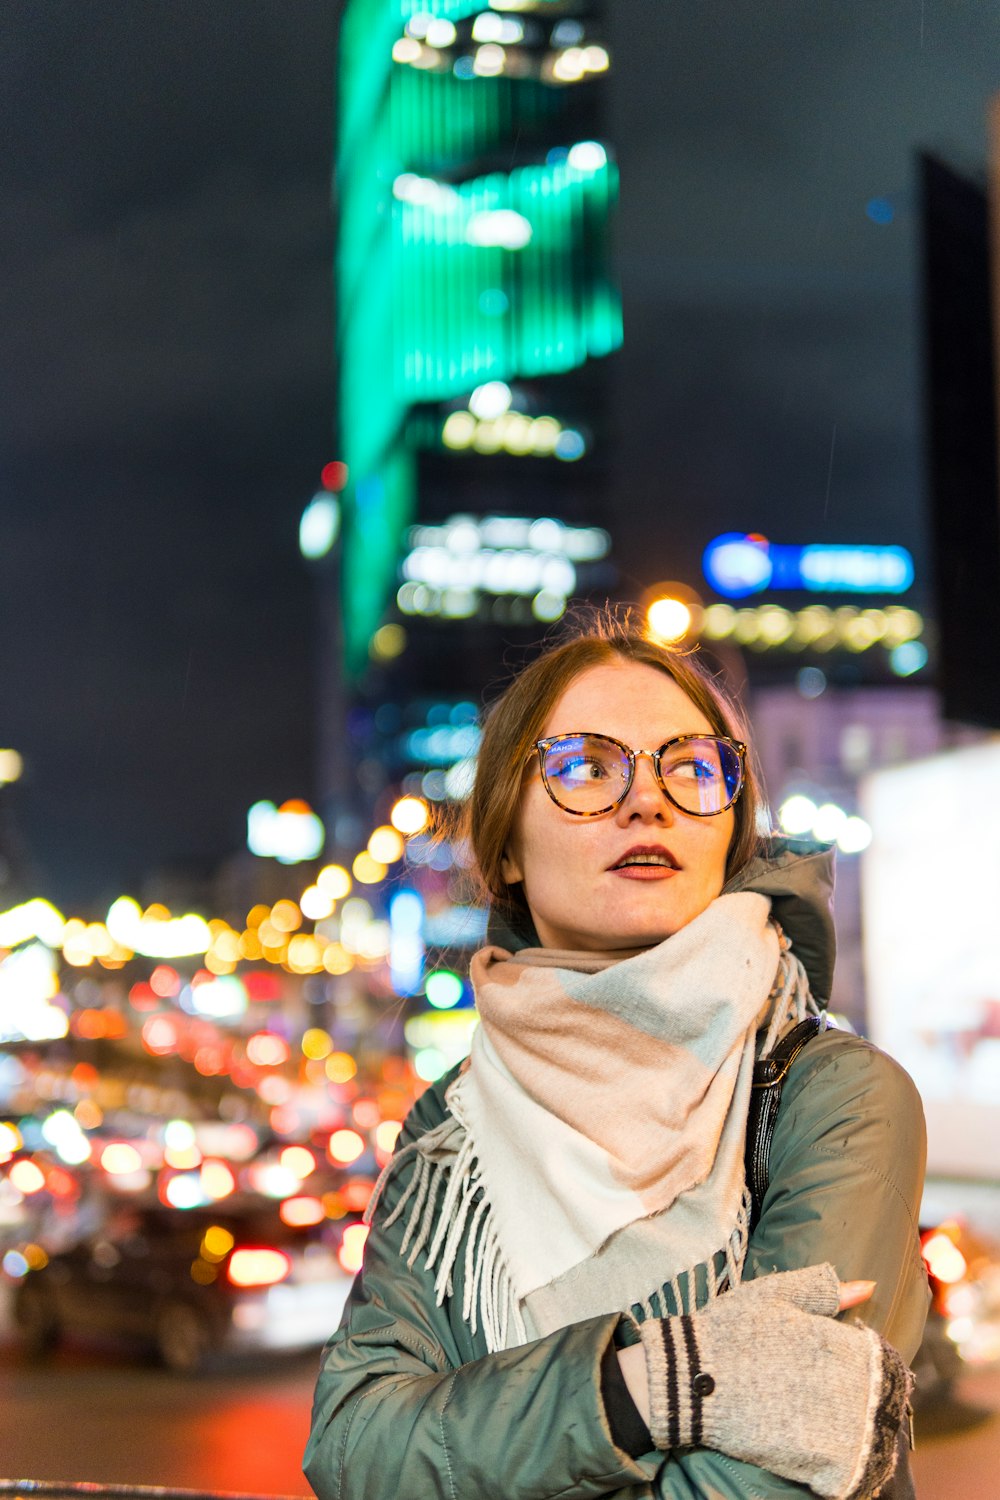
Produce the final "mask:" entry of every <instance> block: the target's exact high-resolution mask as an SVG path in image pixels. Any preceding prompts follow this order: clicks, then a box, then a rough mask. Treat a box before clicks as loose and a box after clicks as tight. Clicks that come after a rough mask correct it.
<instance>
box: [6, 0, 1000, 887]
mask: <svg viewBox="0 0 1000 1500" xmlns="http://www.w3.org/2000/svg"><path fill="white" fill-rule="evenodd" d="M610 9H611V11H612V24H611V29H610V34H609V40H610V45H611V50H612V55H613V60H614V66H615V67H616V69H617V79H618V83H617V84H616V86H615V89H614V92H613V95H612V99H611V109H610V118H609V127H610V129H609V134H610V136H611V139H612V141H613V142H614V144H615V149H616V152H617V155H618V157H619V160H620V162H621V167H622V204H621V213H620V221H619V233H618V241H619V264H620V272H621V277H622V282H623V290H624V299H625V316H626V325H625V329H626V344H625V348H624V350H623V351H622V353H621V354H620V355H618V356H615V361H616V363H615V365H614V367H613V374H614V380H613V384H612V391H611V397H610V400H611V410H610V415H611V418H612V426H613V428H614V430H615V432H616V434H617V438H618V443H619V452H620V456H619V460H618V468H617V472H618V475H619V479H618V489H617V491H616V496H615V522H614V528H613V529H614V532H615V543H616V550H617V553H618V556H619V559H620V562H621V564H622V566H623V568H624V570H625V573H626V575H627V576H628V577H630V578H634V579H635V581H636V583H637V584H639V583H642V582H643V581H649V580H648V578H646V579H645V580H644V570H648V569H649V568H650V567H651V566H654V564H651V563H650V557H651V556H652V557H653V558H654V559H655V567H656V569H657V570H658V573H659V576H685V574H688V575H691V576H693V572H694V569H695V568H696V565H697V556H698V552H699V551H700V548H701V547H702V546H703V545H704V543H705V541H707V540H708V539H709V538H710V537H711V536H712V535H714V534H715V533H716V532H717V531H720V530H723V529H731V528H737V527H738V528H742V529H760V530H764V531H766V532H767V533H768V534H769V535H770V536H772V537H773V539H774V540H776V541H779V540H784V541H807V540H811V539H814V538H822V539H824V540H830V541H875V542H902V543H904V544H905V545H908V546H910V547H911V548H912V549H913V550H914V552H915V554H916V557H917V561H918V567H919V568H920V570H921V574H922V571H923V568H924V565H925V563H926V542H925V528H924V522H923V515H922V505H923V496H922V489H921V484H922V480H921V470H920V430H919V416H920V406H919V401H920V371H919V362H918V355H919V348H918V334H919V322H918V309H917V306H916V284H917V274H918V258H917V238H916V228H917V224H916V217H915V210H916V204H915V198H914V186H913V185H914V179H915V173H914V157H913V153H914V151H915V150H916V149H917V148H918V147H921V146H926V147H930V148H932V149H936V150H938V151H939V152H940V153H941V154H943V155H945V156H946V157H948V159H950V160H951V161H952V162H953V163H955V164H956V165H958V166H960V167H966V168H968V169H969V170H970V171H972V172H976V171H981V170H982V166H983V162H984V157H985V150H986V127H985V117H984V112H985V107H986V101H987V99H988V97H989V96H990V94H991V93H992V92H995V91H996V90H997V89H998V88H1000V45H998V38H1000V0H965V3H956V0H924V3H921V0H865V3H863V4H862V3H855V4H846V5H845V4H844V3H843V0H809V3H804V0H752V3H750V0H698V3H697V4H695V3H691V0H679V3H676V4H675V3H668V0H612V4H611V6H610ZM336 10H337V7H336V6H335V5H334V4H333V3H329V0H324V3H320V0H293V3H290V4H289V3H279V0H170V3H169V4H167V3H164V0H4V5H3V18H2V35H0V128H2V139H3V141H4V168H5V170H4V172H3V178H2V181H3V187H2V192H3V195H4V200H5V201H4V203H3V211H2V216H0V224H2V228H0V233H2V236H3V254H2V267H3V273H2V276H0V363H2V369H3V373H4V401H3V405H2V409H0V481H2V482H0V621H2V640H3V650H2V653H0V746H4V745H12V746H14V747H16V748H17V749H18V750H20V751H21V753H22V754H23V755H24V757H25V759H26V762H27V772H26V775H25V777H24V779H23V781H22V782H21V783H19V784H18V785H17V786H16V787H14V788H7V789H5V790H2V791H0V821H2V822H3V823H4V824H5V825H6V833H5V835H4V836H5V837H6V838H7V839H8V840H9V839H10V838H11V829H10V821H11V817H12V816H13V819H14V820H15V821H16V828H17V830H18V832H19V835H20V839H21V841H22V845H23V846H24V853H25V856H26V857H30V859H31V860H32V861H33V865H34V879H33V881H32V893H37V894H45V895H48V896H49V897H50V898H51V899H54V900H56V901H58V902H60V903H62V904H63V905H64V908H65V909H67V911H81V912H83V913H84V914H87V913H88V910H92V912H93V914H95V915H96V914H98V913H99V911H100V907H101V903H102V902H103V903H106V901H107V900H108V899H109V898H111V897H113V896H115V895H117V894H119V893H120V892H121V891H122V890H131V891H139V890H140V888H142V889H145V890H146V891H147V893H149V883H148V881H147V884H146V885H145V887H143V886H142V882H143V880H144V878H145V877H148V876H149V874H150V872H152V871H155V870H156V868H157V867H158V866H163V865H164V864H168V863H170V862H173V861H187V862H194V863H195V864H200V865H202V866H204V867H205V868H206V869H207V868H209V867H210V866H211V865H212V864H213V863H214V862H215V861H217V860H218V859H219V858H220V857H221V856H222V855H224V854H226V853H227V852H230V851H232V850H234V849H237V848H239V847H240V845H241V844H242V842H243V839H244V834H245V815H246V809H247V807H248V806H249V804H250V803H251V802H253V801H255V800H256V799H258V798H261V797H268V798H271V799H274V800H277V801H280V800H282V799H283V798H285V797H290V796H297V795H298V796H301V795H305V796H309V795H311V794H312V789H313V741H314V723H313V714H314V709H313V698H314V694H313V684H314V680H315V673H316V664H315V660H314V652H313V649H312V645H311V642H312V637H313V631H314V628H315V626H314V615H313V609H312V597H311V589H312V582H311V580H310V578H309V576H308V575H307V573H306V571H305V569H304V568H303V566H302V563H301V560H300V558H299V556H298V550H297V525H298V517H299V514H300V512H301V509H302V506H303V504H304V503H305V502H306V501H307V500H308V498H309V496H310V495H311V494H312V492H313V490H314V489H315V487H316V485H315V481H316V476H317V475H318V472H319V469H320V467H321V465H322V464H323V463H324V462H325V461H326V460H327V459H328V458H330V457H333V456H335V455H334V454H332V452H331V438H330V433H331V431H332V420H333V419H332V412H333V385H332V348H331V345H332V336H331V326H332V302H331V261H332V253H333V245H332V232H331V219H330V166H331V147H332V135H333V74H334V67H335V44H336ZM872 199H886V200H888V204H889V210H890V211H889V214H888V216H887V217H888V218H889V222H885V223H876V222H874V221H873V219H872V218H871V217H870V216H869V214H868V212H867V211H866V206H867V205H868V204H869V203H870V202H871V200H872ZM883 217H886V215H883ZM921 587H922V585H921V584H919V583H918V590H917V597H916V602H918V603H923V602H926V599H925V596H923V595H921V593H920V589H921ZM4 803H5V804H6V807H4V806H3V804H4ZM4 815H5V816H4ZM154 883H155V882H154ZM2 890H3V886H2V884H0V892H2Z"/></svg>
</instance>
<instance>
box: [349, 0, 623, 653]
mask: <svg viewBox="0 0 1000 1500" xmlns="http://www.w3.org/2000/svg"><path fill="white" fill-rule="evenodd" d="M610 62H611V60H610V59H609V57H608V54H607V52H606V51H605V50H604V48H603V47H602V46H601V44H600V13H599V8H598V7H597V6H595V5H593V4H585V3H578V4H574V3H572V0H494V3H493V6H489V5H488V4H487V3H486V0H348V3H347V4H346V6H345V10H344V17H343V23H342V29H341V41H340V64H339V66H340V72H339V84H338V97H339V104H338V139H337V163H336V184H335V187H336V193H335V196H336V211H337V218H338V235H337V263H336V306H337V359H338V412H337V421H338V434H337V436H338V443H339V448H338V457H339V458H341V459H343V460H344V462H345V463H346V465H347V470H348V476H349V477H348V483H347V486H346V489H345V490H344V493H343V533H342V536H343V540H342V548H341V577H340V597H341V611H342V621H343V629H342V638H343V654H344V665H345V668H346V675H347V677H348V678H349V679H350V680H352V681H355V682H356V681H358V680H359V679H360V677H361V675H362V673H363V672H364V670H365V668H366V666H367V664H368V661H369V652H370V646H371V642H372V638H373V636H374V635H375V633H376V631H378V629H379V627H380V626H381V625H383V624H384V622H385V621H386V620H387V619H388V618H390V616H391V614H392V611H393V606H394V600H395V597H396V591H397V587H398V585H399V576H398V570H399V565H400V558H401V554H402V551H403V547H404V544H405V538H406V533H407V528H408V527H410V526H411V525H412V524H413V523H414V522H415V521H417V520H418V519H423V518H424V517H425V516H426V515H428V514H430V515H434V514H438V515H440V514H441V513H442V512H443V511H445V510H447V509H448V508H449V507H451V508H453V509H462V508H463V506H462V503H461V498H460V492H461V488H462V478H461V476H460V475H459V469H460V466H461V465H462V464H463V463H465V464H466V465H468V464H469V463H470V462H471V463H477V462H479V463H481V462H482V460H479V459H477V458H475V457H472V456H471V455H466V454H462V455H459V454H458V453H457V452H455V451H454V450H457V449H458V448H459V447H460V446H462V445H463V444H464V445H465V446H466V447H471V446H473V445H474V446H475V447H476V449H477V451H478V453H479V454H487V455H488V454H490V453H497V452H498V450H499V449H500V448H504V452H505V454H506V456H507V457H509V455H510V454H512V453H515V452H516V453H519V454H520V455H521V456H522V458H523V461H524V462H525V463H526V464H527V465H529V466H530V465H535V466H536V467H537V466H538V465H539V464H540V463H541V462H542V455H543V454H544V455H547V456H548V458H551V456H552V454H553V452H554V453H555V456H556V457H557V458H559V457H566V458H571V459H574V460H576V459H578V458H579V457H580V455H581V454H582V452H583V448H584V441H583V438H581V437H580V436H579V434H578V433H576V432H575V431H574V433H573V437H574V439H578V442H577V447H576V448H573V447H572V444H569V445H565V444H564V447H563V450H562V451H561V452H560V450H559V449H558V447H554V446H553V445H554V443H555V441H556V439H555V438H554V437H553V434H554V433H555V432H556V427H553V426H552V415H551V414H554V415H555V416H556V417H558V415H559V411H558V407H559V388H560V378H561V377H566V376H569V375H570V373H571V372H580V371H582V370H583V369H584V367H586V366H588V365H589V362H590V361H592V360H594V359H595V358H597V357H599V356H602V355H606V354H608V353H610V352H611V351H612V350H613V349H615V348H616V347H617V346H618V344H619V343H620V342H621V310H620V301H619V297H618V294H617V291H616V289H615V286H614V282H613V278H612V274H611V270H610V231H611V221H612V214H613V210H614V204H615V199H616V193H617V173H616V167H615V164H614V161H613V160H612V156H611V152H610V149H609V147H608V145H607V143H606V142H604V141H602V140H601V134H600V128H599V118H600V109H599V106H600V100H601V91H602V84H603V75H605V74H606V72H607V70H608V67H609V65H610ZM500 382H504V383H506V384H508V385H513V384H515V383H518V382H521V383H524V385H525V388H526V389H527V390H528V391H529V393H530V394H529V395H528V396H527V397H525V398H524V399H523V400H522V399H521V398H518V401H519V403H520V406H521V410H520V411H515V412H514V413H513V415H512V416H511V417H510V420H509V422H508V426H507V428H506V429H505V431H506V433H507V437H508V438H509V441H507V440H505V439H504V435H503V433H502V432H500V430H499V429H497V428H496V426H495V424H494V427H493V428H491V429H490V432H489V433H484V432H482V431H478V432H476V431H474V429H475V428H476V422H475V419H474V418H472V417H469V416H468V415H467V403H468V401H469V398H470V395H471V394H472V393H473V392H474V391H476V390H477V389H478V388H482V387H483V386H484V385H488V384H491V383H500ZM532 403H534V406H533V407H532ZM515 404H517V403H515ZM533 411H534V415H532V412H533ZM456 413H460V414H462V416H463V418H464V420H465V422H466V426H465V427H461V423H458V424H456V421H455V415H456ZM539 414H542V415H544V416H545V417H546V421H547V422H548V423H549V425H548V426H547V427H545V428H544V430H543V428H542V427H540V426H538V417H539ZM449 417H451V418H452V423H451V427H450V428H447V423H448V419H449ZM515 418H516V422H515ZM533 421H534V422H535V426H534V427H532V422H533ZM557 425H558V424H557ZM460 427H461V432H462V434H463V435H462V438H461V441H458V440H457V439H456V440H453V437H452V436H448V437H446V436H445V434H446V430H447V432H448V433H449V434H450V435H454V434H455V433H457V432H458V431H459V429H460ZM515 427H516V431H515ZM598 438H599V435H598ZM594 440H595V437H594V435H593V434H592V435H591V436H590V437H589V438H588V446H589V445H591V444H592V443H593V442H594ZM428 458H429V459H430V461H431V468H432V472H434V473H436V476H437V477H436V480H435V485H436V488H437V491H438V492H440V489H441V484H442V480H441V475H442V473H443V472H444V471H443V470H442V468H441V464H442V462H448V463H450V464H451V466H452V469H451V471H450V472H453V473H454V475H455V476H456V486H455V491H454V494H453V495H451V496H449V497H447V498H446V499H442V497H441V495H440V493H438V494H437V498H436V501H435V502H434V503H432V504H430V508H429V509H428V505H425V497H424V495H423V494H422V484H423V480H422V475H425V474H426V473H427V467H426V464H425V463H423V462H422V461H423V460H426V459H428ZM435 465H436V466H437V467H436V469H435V467H434V466H435ZM555 467H556V468H558V467H561V466H559V465H558V464H557V465H555ZM464 472H465V473H466V474H468V473H469V470H468V468H466V470H465V471H464ZM449 483H450V481H445V488H447V487H448V484H449ZM517 506H518V500H517V499H516V497H513V498H512V503H511V507H510V508H511V509H512V510H516V509H517Z"/></svg>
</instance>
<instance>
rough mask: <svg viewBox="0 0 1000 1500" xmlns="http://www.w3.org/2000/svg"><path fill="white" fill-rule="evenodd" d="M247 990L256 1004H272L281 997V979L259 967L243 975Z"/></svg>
mask: <svg viewBox="0 0 1000 1500" xmlns="http://www.w3.org/2000/svg"><path fill="white" fill-rule="evenodd" d="M243 983H244V984H245V985H246V991H247V994H248V995H249V997H250V999H251V1000H252V1001H253V1003H254V1004H255V1005H270V1004H272V1003H273V1002H274V1001H275V1000H280V999H281V980H280V979H278V978H277V977H276V976H275V975H274V974H267V973H264V972H262V971H261V970H259V969H255V970H254V971H253V972H252V973H250V974H246V975H244V977H243Z"/></svg>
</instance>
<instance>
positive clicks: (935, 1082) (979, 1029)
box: [862, 741, 1000, 1178]
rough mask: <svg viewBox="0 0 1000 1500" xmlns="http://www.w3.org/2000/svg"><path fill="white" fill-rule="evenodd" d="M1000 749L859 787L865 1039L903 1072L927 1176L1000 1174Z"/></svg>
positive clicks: (899, 770)
mask: <svg viewBox="0 0 1000 1500" xmlns="http://www.w3.org/2000/svg"><path fill="white" fill-rule="evenodd" d="M998 785H1000V741H996V742H992V743H987V744H981V745H974V746H967V747H963V748H961V749H957V750H950V751H948V752H946V753H944V754H942V755H937V756H933V757H931V758H930V759H927V760H922V761H917V762H914V763H913V764H911V765H904V766H897V767H895V768H893V769H891V770H885V771H879V772H877V773H876V774H874V775H873V776H871V777H870V778H869V780H868V781H867V783H866V785H865V788H864V796H863V810H864V815H865V817H866V818H867V820H868V822H869V823H870V824H871V828H872V834H873V837H872V843H871V847H870V849H869V850H868V851H867V854H866V855H865V861H864V865H863V869H862V901H863V912H864V928H865V968H866V973H867V983H868V1014H869V1022H870V1033H871V1037H872V1040H873V1041H875V1042H876V1043H877V1044H878V1045H879V1046H880V1047H882V1048H884V1049H885V1051H886V1052H888V1053H890V1054H891V1055H892V1056H893V1057H895V1058H896V1059H897V1060H898V1061H899V1062H901V1063H902V1065H903V1067H904V1068H906V1070H907V1072H908V1073H909V1074H910V1076H911V1077H912V1078H913V1080H914V1082H915V1083H916V1085H917V1087H918V1089H919V1090H920V1093H921V1095H922V1097H923V1101H924V1108H925V1110H926V1113H927V1131H928V1170H929V1171H930V1172H932V1173H936V1174H938V1175H941V1176H959V1177H980V1178H983V1177H993V1178H995V1177H997V1175H998V1174H1000V939H998V935H997V912H998V911H1000V856H998V850H1000V800H998V798H997V795H996V792H997V786H998Z"/></svg>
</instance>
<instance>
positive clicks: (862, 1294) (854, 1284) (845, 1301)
mask: <svg viewBox="0 0 1000 1500" xmlns="http://www.w3.org/2000/svg"><path fill="white" fill-rule="evenodd" d="M874 1290H875V1283H874V1281H842V1282H841V1283H840V1307H839V1308H838V1311H839V1312H846V1311H847V1309H848V1308H849V1307H857V1306H858V1305H859V1304H860V1303H862V1302H867V1301H868V1298H869V1297H870V1296H871V1294H872V1292H873V1291H874Z"/></svg>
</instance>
